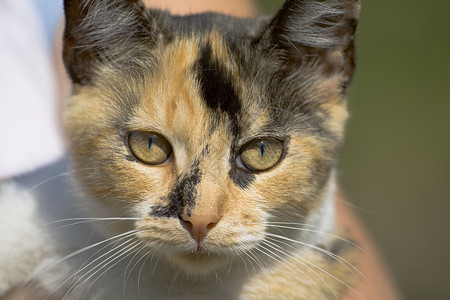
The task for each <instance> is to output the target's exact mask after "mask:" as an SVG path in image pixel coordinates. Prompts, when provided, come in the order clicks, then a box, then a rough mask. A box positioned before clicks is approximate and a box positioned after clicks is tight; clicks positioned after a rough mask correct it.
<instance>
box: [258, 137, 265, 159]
mask: <svg viewBox="0 0 450 300" xmlns="http://www.w3.org/2000/svg"><path fill="white" fill-rule="evenodd" d="M258 147H259V154H260V155H261V157H262V156H264V153H265V152H266V144H265V143H264V141H261V142H258Z"/></svg>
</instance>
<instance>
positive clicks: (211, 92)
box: [195, 41, 241, 134]
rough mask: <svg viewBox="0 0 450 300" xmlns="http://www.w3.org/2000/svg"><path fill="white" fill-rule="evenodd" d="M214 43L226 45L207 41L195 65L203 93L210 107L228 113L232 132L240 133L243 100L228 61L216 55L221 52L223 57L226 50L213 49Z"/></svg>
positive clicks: (216, 45) (204, 99)
mask: <svg viewBox="0 0 450 300" xmlns="http://www.w3.org/2000/svg"><path fill="white" fill-rule="evenodd" d="M213 45H214V47H224V45H218V43H217V42H215V43H214V44H212V43H211V42H210V41H208V42H206V43H205V45H204V46H203V48H202V49H201V50H200V51H201V52H200V57H199V59H198V61H197V63H196V66H195V67H196V69H197V72H198V80H199V83H200V90H201V95H202V98H203V101H204V102H205V104H206V106H207V107H208V108H209V109H211V110H212V111H216V112H219V113H225V114H227V116H228V119H229V121H230V125H231V126H230V129H231V131H232V133H233V134H238V133H239V131H240V125H239V121H238V116H239V115H240V112H241V102H240V99H239V96H238V95H237V92H236V90H235V88H234V86H233V82H232V80H231V76H232V75H231V73H230V72H229V71H227V70H226V68H225V66H224V64H225V63H226V62H222V63H221V62H219V61H218V58H219V57H215V55H214V53H217V52H220V53H222V55H221V57H222V58H223V57H224V55H223V52H224V51H218V50H215V49H213Z"/></svg>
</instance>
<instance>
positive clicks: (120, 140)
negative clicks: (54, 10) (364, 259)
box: [0, 0, 359, 299]
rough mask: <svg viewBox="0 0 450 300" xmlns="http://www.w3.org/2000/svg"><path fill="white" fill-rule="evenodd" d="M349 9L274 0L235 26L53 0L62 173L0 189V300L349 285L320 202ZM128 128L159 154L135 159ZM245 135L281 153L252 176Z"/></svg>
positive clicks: (200, 295)
mask: <svg viewBox="0 0 450 300" xmlns="http://www.w3.org/2000/svg"><path fill="white" fill-rule="evenodd" d="M358 11H359V3H358V1H356V0H327V1H313V0H290V1H287V2H286V3H285V4H284V5H283V7H282V8H281V9H280V11H279V12H278V14H277V15H276V16H275V17H274V18H273V19H267V18H258V19H255V20H247V19H236V18H233V17H229V16H225V15H219V14H212V13H206V14H200V15H193V16H186V17H180V16H171V15H169V14H168V13H166V12H161V11H156V10H147V9H146V8H145V7H144V6H143V4H142V3H141V2H140V1H132V0H108V1H93V0H90V1H88V0H84V1H80V0H66V1H65V14H66V28H65V34H64V61H65V64H66V67H67V70H68V73H69V75H70V76H71V78H72V81H73V83H74V86H73V96H72V97H71V99H70V103H69V105H68V108H67V112H66V117H65V124H66V132H67V135H68V137H69V140H70V144H71V151H70V154H69V158H68V160H69V162H67V161H66V160H62V161H60V162H59V163H57V164H55V165H51V166H48V167H47V168H44V169H42V170H39V171H38V172H36V173H34V174H30V175H29V176H27V177H26V178H22V179H21V180H19V181H18V182H16V183H5V182H4V183H2V185H1V190H0V197H1V202H0V204H1V207H2V210H1V213H2V219H1V221H0V222H2V224H1V225H2V226H1V228H2V231H5V232H4V233H3V232H2V235H1V237H0V241H1V245H2V248H0V249H1V250H0V251H1V252H0V257H1V258H5V259H4V260H3V261H0V263H1V264H2V267H1V268H0V295H1V294H2V293H6V292H7V291H8V290H10V289H11V288H13V287H15V286H20V285H27V284H30V285H33V286H39V287H40V288H41V289H42V292H43V294H45V295H47V296H49V297H57V298H65V299H328V298H338V297H339V296H340V295H343V294H344V293H345V291H346V290H348V289H351V283H352V281H353V280H354V279H356V278H357V275H358V274H357V273H358V272H357V269H356V268H355V267H354V266H353V265H352V264H351V261H352V255H353V252H354V245H353V244H352V243H351V242H349V241H347V240H345V239H343V238H340V237H338V236H337V235H339V234H342V232H340V230H339V228H336V226H335V225H334V209H333V208H334V204H333V201H334V181H335V178H334V177H335V176H334V168H335V164H336V156H337V152H338V150H339V148H340V146H341V143H342V139H343V129H344V125H345V120H346V117H347V112H346V101H345V97H344V93H345V88H346V87H347V86H348V84H349V82H350V80H351V77H352V74H353V71H354V45H353V34H354V30H355V26H356V20H357V16H358ZM136 132H137V133H155V134H157V135H158V136H160V137H162V139H165V140H166V141H167V143H168V144H169V145H170V147H171V149H172V150H171V153H169V152H168V153H167V155H168V158H167V160H165V161H164V162H163V163H158V164H156V165H151V164H148V163H143V162H142V161H143V160H142V158H141V157H139V155H136V152H135V151H133V149H134V148H133V147H135V145H134V144H133V143H134V140H133V139H130V136H131V135H132V134H134V133H136ZM260 140H262V141H263V142H262V143H259V144H258V145H259V146H258V147H260V148H258V149H260V152H259V153H260V154H261V159H265V158H266V157H267V155H269V154H271V153H272V152H270V151H269V152H266V151H265V150H266V148H265V147H266V146H261V145H268V144H269V143H273V144H274V145H276V147H278V148H277V149H282V150H281V151H282V155H281V156H280V157H279V158H277V159H278V160H274V161H273V163H272V164H270V167H267V168H265V169H264V170H259V171H255V170H252V169H249V168H248V167H246V163H245V161H244V160H243V157H242V155H241V154H242V153H244V152H245V151H246V150H247V148H248V145H251V144H252V143H253V142H255V141H256V142H257V141H260ZM145 143H147V141H145ZM152 143H153V142H151V141H150V140H149V141H148V149H147V150H148V151H150V149H153V148H151V146H152V145H153V144H152ZM267 147H268V146H267ZM267 149H268V150H270V149H271V148H267ZM147 150H145V149H144V152H145V151H147ZM274 151H275V150H274ZM138 153H141V152H138ZM273 153H275V152H273ZM265 155H266V156H265ZM258 159H259V158H256V161H257V162H258ZM3 215H4V216H3ZM4 222H6V224H5V225H4ZM33 228H35V229H33ZM44 298H45V297H44Z"/></svg>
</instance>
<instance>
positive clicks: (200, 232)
mask: <svg viewBox="0 0 450 300" xmlns="http://www.w3.org/2000/svg"><path fill="white" fill-rule="evenodd" d="M219 220H220V216H217V215H207V216H201V215H190V216H189V215H188V214H183V215H180V222H181V225H183V227H184V228H185V229H186V230H187V231H188V232H189V234H190V235H191V237H192V238H193V239H194V240H195V241H197V243H199V244H200V242H202V241H203V240H204V239H205V237H206V235H207V234H208V232H209V231H210V230H211V229H213V228H214V227H215V226H216V224H217V222H219Z"/></svg>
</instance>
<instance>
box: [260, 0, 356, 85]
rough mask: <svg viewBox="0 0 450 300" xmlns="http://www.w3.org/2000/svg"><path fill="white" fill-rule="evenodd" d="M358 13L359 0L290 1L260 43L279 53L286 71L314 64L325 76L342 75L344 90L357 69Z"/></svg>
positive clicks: (270, 25)
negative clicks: (356, 37) (355, 43)
mask: <svg viewBox="0 0 450 300" xmlns="http://www.w3.org/2000/svg"><path fill="white" fill-rule="evenodd" d="M359 10H360V3H359V0H287V1H286V2H285V3H284V5H283V6H282V8H281V9H280V10H279V12H278V13H277V14H276V16H275V17H274V18H273V19H272V21H271V22H270V24H269V25H268V26H267V28H266V29H265V31H264V33H263V35H262V37H261V40H260V43H261V45H262V46H263V47H264V48H265V49H266V50H267V51H272V50H274V49H275V50H278V51H276V52H277V54H278V55H280V56H281V57H280V59H282V60H285V61H286V64H285V71H286V72H289V73H293V72H295V71H296V70H298V69H299V68H300V67H301V66H304V65H305V64H310V65H314V66H317V67H319V68H320V70H321V72H322V75H324V76H332V75H336V74H339V75H341V77H342V80H341V85H342V86H343V87H344V88H345V87H346V86H347V85H348V84H349V83H350V81H351V79H352V76H353V72H354V69H355V46H354V34H355V29H356V24H357V21H358V15H359Z"/></svg>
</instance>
